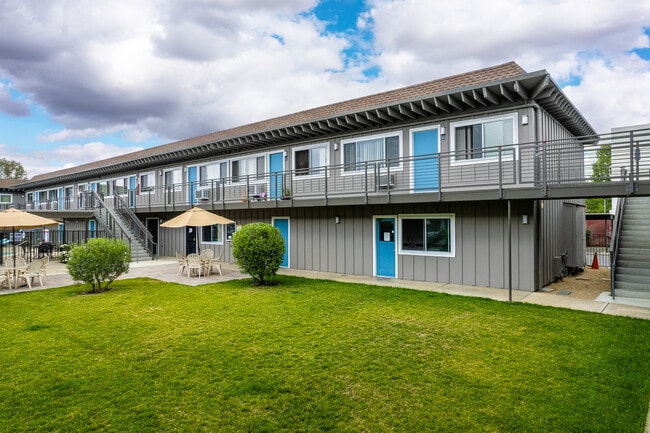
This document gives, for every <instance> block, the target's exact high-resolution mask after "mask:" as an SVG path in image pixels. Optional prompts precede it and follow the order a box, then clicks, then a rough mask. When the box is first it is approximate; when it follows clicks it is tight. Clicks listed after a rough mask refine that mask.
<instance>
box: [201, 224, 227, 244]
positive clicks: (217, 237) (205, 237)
mask: <svg viewBox="0 0 650 433" xmlns="http://www.w3.org/2000/svg"><path fill="white" fill-rule="evenodd" d="M202 230H203V233H202V236H201V240H202V241H203V242H217V243H223V225H221V224H214V225H211V226H203V227H202Z"/></svg>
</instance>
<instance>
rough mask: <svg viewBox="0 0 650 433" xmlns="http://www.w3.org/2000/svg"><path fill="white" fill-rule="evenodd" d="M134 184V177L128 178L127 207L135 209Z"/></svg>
mask: <svg viewBox="0 0 650 433" xmlns="http://www.w3.org/2000/svg"><path fill="white" fill-rule="evenodd" d="M136 193H137V190H136V182H135V176H131V177H129V207H135V195H136Z"/></svg>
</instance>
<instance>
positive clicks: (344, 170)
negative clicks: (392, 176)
mask: <svg viewBox="0 0 650 433" xmlns="http://www.w3.org/2000/svg"><path fill="white" fill-rule="evenodd" d="M403 135H404V134H403V132H402V131H401V130H400V131H392V132H385V133H382V134H374V135H364V136H360V137H355V138H349V139H346V140H341V143H340V152H341V175H342V176H350V175H358V174H359V173H363V172H364V170H363V165H364V164H366V163H368V162H370V161H356V160H355V161H354V162H349V163H348V162H346V161H345V147H346V145H348V144H351V143H355V145H356V146H355V157H356V154H357V153H358V151H359V149H358V143H360V142H363V141H371V140H379V139H381V140H383V145H384V156H385V155H386V150H387V149H386V139H387V138H390V137H397V150H398V154H397V162H396V165H394V166H393V165H391V166H390V171H391V172H395V171H401V170H402V169H403V167H402V160H403V158H404V136H403ZM375 162H376V163H378V164H379V166H380V167H379V172H380V173H386V172H387V171H388V167H387V166H386V163H385V158H384V160H376V161H375ZM352 165H354V166H355V167H353V168H351V169H348V166H352ZM359 166H361V168H359ZM369 167H370V166H369Z"/></svg>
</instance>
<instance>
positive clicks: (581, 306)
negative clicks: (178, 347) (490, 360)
mask: <svg viewBox="0 0 650 433" xmlns="http://www.w3.org/2000/svg"><path fill="white" fill-rule="evenodd" d="M222 267H223V276H220V275H219V274H212V275H210V276H207V277H201V278H198V277H190V278H188V277H187V275H177V274H176V273H177V271H178V265H177V262H176V259H175V258H173V257H161V258H159V259H157V260H154V261H146V262H137V263H131V265H130V266H129V272H128V274H126V275H123V276H121V277H120V278H119V279H126V278H138V277H148V278H154V279H157V280H161V281H168V282H172V283H179V284H185V285H188V286H197V285H200V284H209V283H217V282H222V281H230V280H235V279H242V278H248V276H247V275H243V274H241V273H240V272H239V270H238V268H237V266H235V265H234V264H231V263H224V264H223V266H222ZM47 274H48V282H47V283H45V286H44V287H40V286H39V285H38V282H36V285H35V286H34V287H33V288H32V290H41V289H50V288H54V287H62V286H69V285H73V284H74V281H72V278H71V277H70V274H69V273H68V270H67V268H66V266H65V265H63V264H61V263H58V262H50V264H48V267H47ZM279 274H283V275H293V276H298V277H306V278H317V279H324V280H334V281H340V282H347V283H361V284H375V285H380V286H391V287H401V288H404V289H413V290H427V291H432V292H440V293H448V294H452V295H461V296H473V297H480V298H488V299H493V300H497V301H508V298H509V293H508V290H504V289H494V288H489V287H477V286H463V285H458V284H446V283H430V282H420V281H407V280H396V279H391V278H377V277H365V276H358V275H347V274H333V273H326V272H316V271H302V270H296V269H281V270H280V272H279ZM28 290H29V289H28V288H27V286H23V287H20V288H18V289H12V290H8V289H6V288H4V287H3V288H2V289H0V295H5V294H10V293H20V292H25V291H28ZM512 300H513V302H526V303H531V304H538V305H546V306H550V307H559V308H569V309H573V310H582V311H590V312H593V313H602V314H611V315H615V316H629V317H636V318H640V319H646V320H650V300H646V299H630V298H620V297H619V298H616V300H612V299H611V297H610V296H609V293H602V294H600V296H598V297H597V298H596V299H594V300H584V299H576V298H571V297H568V296H562V295H558V294H556V293H546V292H526V291H519V290H513V291H512Z"/></svg>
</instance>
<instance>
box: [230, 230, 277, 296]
mask: <svg viewBox="0 0 650 433" xmlns="http://www.w3.org/2000/svg"><path fill="white" fill-rule="evenodd" d="M232 248H233V252H232V255H233V256H234V257H235V260H237V265H238V266H239V269H240V270H241V271H242V272H243V273H245V274H249V275H250V276H251V277H253V282H254V283H255V284H257V285H263V284H265V281H264V280H265V278H268V277H271V276H272V275H275V273H276V272H277V271H278V269H279V268H280V264H282V259H283V256H284V239H282V234H281V233H280V230H278V229H277V228H276V227H273V226H272V225H270V224H265V223H252V224H246V225H245V226H243V227H242V228H241V229H239V230H237V231H236V232H235V234H234V236H233V237H232Z"/></svg>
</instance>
